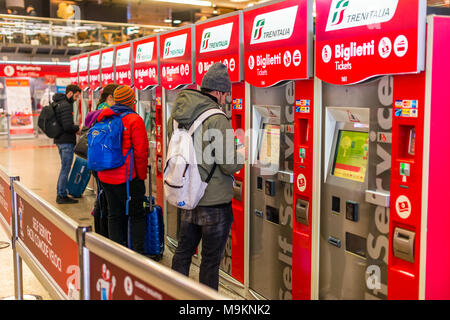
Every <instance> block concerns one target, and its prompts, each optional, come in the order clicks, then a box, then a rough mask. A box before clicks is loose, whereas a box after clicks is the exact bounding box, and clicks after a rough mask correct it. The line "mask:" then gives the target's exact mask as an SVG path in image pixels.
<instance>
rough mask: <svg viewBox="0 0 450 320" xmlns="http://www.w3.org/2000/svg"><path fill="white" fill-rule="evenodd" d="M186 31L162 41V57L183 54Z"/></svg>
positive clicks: (167, 57)
mask: <svg viewBox="0 0 450 320" xmlns="http://www.w3.org/2000/svg"><path fill="white" fill-rule="evenodd" d="M186 40H187V33H184V34H181V35H179V36H175V37H171V38H167V39H166V41H165V42H164V59H170V58H176V57H182V56H184V52H185V50H186Z"/></svg>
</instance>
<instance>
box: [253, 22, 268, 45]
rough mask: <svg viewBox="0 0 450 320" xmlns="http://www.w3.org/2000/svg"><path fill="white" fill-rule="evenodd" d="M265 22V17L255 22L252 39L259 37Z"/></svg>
mask: <svg viewBox="0 0 450 320" xmlns="http://www.w3.org/2000/svg"><path fill="white" fill-rule="evenodd" d="M265 23H266V19H261V20H258V21H257V22H256V29H255V33H254V34H253V39H255V40H259V39H261V37H262V30H263V27H264V24H265Z"/></svg>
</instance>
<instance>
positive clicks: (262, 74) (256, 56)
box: [244, 0, 313, 87]
mask: <svg viewBox="0 0 450 320" xmlns="http://www.w3.org/2000/svg"><path fill="white" fill-rule="evenodd" d="M312 37H313V20H312V1H311V0H288V1H282V2H278V3H275V4H271V5H267V6H261V7H256V8H250V9H248V10H246V11H244V45H245V80H246V81H247V82H248V83H250V84H251V85H253V86H256V87H269V86H272V85H275V84H277V83H279V82H280V81H284V80H296V79H307V78H309V77H310V76H312Z"/></svg>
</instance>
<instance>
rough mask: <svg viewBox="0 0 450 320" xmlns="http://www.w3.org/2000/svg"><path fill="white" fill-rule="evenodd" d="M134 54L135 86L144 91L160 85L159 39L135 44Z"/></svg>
mask: <svg viewBox="0 0 450 320" xmlns="http://www.w3.org/2000/svg"><path fill="white" fill-rule="evenodd" d="M133 54H134V65H133V72H134V86H135V87H136V88H137V89H139V90H144V89H146V88H148V87H150V86H155V85H158V84H159V81H158V70H159V68H158V37H157V36H156V37H155V36H154V37H151V38H146V39H143V40H139V41H135V42H133Z"/></svg>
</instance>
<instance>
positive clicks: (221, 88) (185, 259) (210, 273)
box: [168, 63, 243, 290]
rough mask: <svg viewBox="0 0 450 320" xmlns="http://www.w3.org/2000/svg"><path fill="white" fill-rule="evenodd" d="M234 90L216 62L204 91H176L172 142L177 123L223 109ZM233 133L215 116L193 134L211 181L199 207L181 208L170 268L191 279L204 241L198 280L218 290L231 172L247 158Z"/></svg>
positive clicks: (223, 119) (230, 217) (227, 230)
mask: <svg viewBox="0 0 450 320" xmlns="http://www.w3.org/2000/svg"><path fill="white" fill-rule="evenodd" d="M230 92H231V81H230V77H229V75H228V71H227V67H226V66H225V65H224V64H222V63H215V64H214V65H212V66H211V67H210V69H209V70H208V72H207V73H206V74H205V76H204V77H203V80H202V83H201V91H197V90H183V91H181V92H180V93H178V95H177V98H176V100H175V106H174V108H173V110H172V115H171V117H170V119H169V121H168V135H169V138H171V136H172V133H173V120H176V121H177V122H178V125H179V127H183V128H185V129H187V130H188V129H189V127H190V126H191V125H192V124H193V123H194V121H195V119H197V118H198V117H199V116H200V115H201V114H202V113H203V112H205V111H207V110H209V109H213V108H218V109H221V106H223V105H224V104H225V99H226V96H227V95H228V94H230ZM232 132H233V127H232V126H231V123H230V120H229V119H228V118H227V117H226V116H225V115H224V114H215V115H213V116H211V117H209V118H208V119H206V120H205V121H204V122H203V125H202V126H200V127H199V128H198V129H197V130H196V132H195V133H194V147H195V149H196V150H195V151H196V155H197V161H198V163H199V164H198V169H199V172H200V176H201V177H202V180H203V181H205V180H206V179H207V177H208V175H211V179H210V181H209V183H208V187H207V188H206V190H205V194H204V196H203V198H202V199H201V200H200V202H199V204H198V206H197V208H195V209H194V210H183V209H180V210H179V212H180V215H181V225H180V238H179V240H178V247H177V249H176V251H175V255H174V257H173V260H172V269H174V270H176V271H178V272H180V273H182V274H184V275H186V276H188V275H189V268H190V264H191V260H192V256H193V255H194V254H195V252H196V248H197V246H198V244H199V242H200V240H202V262H201V265H200V275H199V280H200V282H201V283H203V284H205V285H208V286H210V287H211V288H213V289H216V290H217V289H218V285H219V265H220V261H221V260H222V257H223V254H224V250H225V245H226V242H227V239H228V235H229V233H230V229H231V224H232V223H233V210H232V206H231V201H232V199H233V174H234V173H235V172H237V171H239V170H241V169H242V167H243V156H238V154H237V150H236V144H235V139H234V135H230V133H232ZM227 134H228V136H227ZM230 136H231V139H230ZM227 137H228V139H227ZM200 156H202V157H201V158H200ZM238 160H240V161H238Z"/></svg>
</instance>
